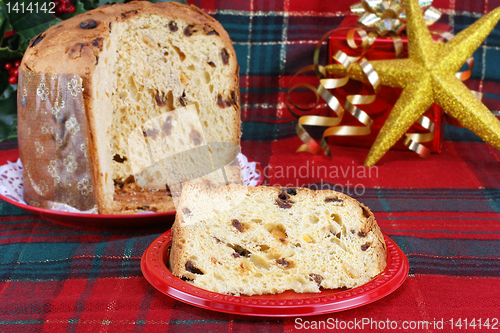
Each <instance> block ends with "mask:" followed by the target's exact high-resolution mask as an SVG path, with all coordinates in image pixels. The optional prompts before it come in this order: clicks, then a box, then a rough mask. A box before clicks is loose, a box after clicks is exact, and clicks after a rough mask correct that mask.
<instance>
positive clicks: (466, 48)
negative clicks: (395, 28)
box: [332, 0, 500, 166]
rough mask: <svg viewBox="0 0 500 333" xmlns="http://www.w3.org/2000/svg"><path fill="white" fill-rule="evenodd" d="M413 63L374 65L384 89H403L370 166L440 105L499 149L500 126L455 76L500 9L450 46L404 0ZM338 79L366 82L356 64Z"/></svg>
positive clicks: (338, 69)
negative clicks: (343, 77)
mask: <svg viewBox="0 0 500 333" xmlns="http://www.w3.org/2000/svg"><path fill="white" fill-rule="evenodd" d="M404 4H405V7H406V32H407V35H408V58H407V59H393V60H378V61H370V63H371V64H372V66H373V68H374V69H375V71H376V72H377V74H378V76H379V78H380V81H381V84H383V85H387V86H390V87H400V88H403V92H402V93H401V96H400V97H399V99H398V100H397V102H396V104H395V105H394V107H393V109H392V111H391V113H390V115H389V117H388V118H387V121H386V122H385V123H384V126H383V127H382V129H381V130H380V133H379V134H378V136H377V139H376V140H375V143H374V144H373V146H372V148H371V150H370V152H369V154H368V157H367V159H366V161H365V165H367V166H372V165H374V164H375V163H377V161H378V160H379V159H380V158H381V157H382V156H383V155H384V154H385V153H386V152H387V151H388V150H389V149H390V148H391V147H392V146H393V145H394V144H395V143H396V142H397V141H398V140H399V138H401V136H402V135H403V134H404V133H406V131H407V130H408V129H409V128H410V127H411V125H412V124H413V123H414V122H415V121H417V120H418V119H419V117H420V116H421V115H422V114H423V113H424V112H425V111H426V110H427V109H428V108H429V107H430V106H431V105H432V103H436V104H437V105H439V106H441V107H442V108H443V109H444V110H445V111H446V112H447V113H448V114H450V115H451V116H453V117H455V118H456V119H457V120H458V121H459V122H460V123H461V124H462V125H463V126H464V127H466V128H468V129H470V130H471V131H473V132H474V133H475V134H477V135H478V136H479V137H481V138H482V139H483V140H484V141H486V142H488V143H489V144H491V145H492V146H493V147H495V148H496V149H498V150H500V121H499V120H498V119H496V117H495V116H494V115H493V114H492V113H491V112H490V111H489V110H488V109H487V108H486V106H484V104H483V103H481V101H479V100H478V99H477V98H476V97H475V96H474V94H473V93H472V92H471V91H470V90H469V89H468V88H467V87H466V86H465V85H464V84H463V83H462V82H461V81H460V80H459V79H458V78H457V77H456V75H455V74H456V73H457V72H458V71H459V70H460V68H461V67H462V65H463V64H464V63H465V62H466V60H467V59H468V58H469V57H471V56H472V54H473V53H474V51H475V50H476V49H477V48H478V47H479V46H480V45H481V43H482V42H483V41H484V39H485V38H486V37H487V36H488V34H489V33H490V32H491V30H492V29H493V28H494V27H495V25H496V24H497V22H498V20H499V19H500V7H499V8H496V9H495V10H493V11H491V12H490V13H488V14H487V15H485V16H484V17H482V18H481V19H479V20H478V21H476V22H475V23H474V24H473V25H471V26H469V27H468V28H467V29H465V30H463V31H462V32H460V33H459V34H458V35H456V36H455V37H454V38H453V39H452V40H450V41H449V42H447V43H442V42H434V41H433V40H432V37H431V34H430V32H429V30H428V28H427V25H426V23H425V21H424V18H423V16H422V11H421V9H420V6H419V4H418V0H405V1H404ZM332 72H333V73H334V74H338V75H347V76H349V77H350V78H353V79H356V80H361V81H367V78H366V76H365V75H364V73H363V71H362V69H361V67H360V66H359V64H357V63H353V64H352V65H351V66H350V67H349V68H348V69H347V72H346V70H345V68H344V67H342V66H334V69H333V71H332Z"/></svg>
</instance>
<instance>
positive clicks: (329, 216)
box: [170, 184, 387, 295]
mask: <svg viewBox="0 0 500 333" xmlns="http://www.w3.org/2000/svg"><path fill="white" fill-rule="evenodd" d="M386 255H387V252H386V246H385V242H384V239H383V236H382V233H381V231H380V229H379V227H378V225H377V223H376V221H375V218H374V216H373V214H372V213H371V212H370V210H369V209H368V208H366V207H365V206H364V205H363V204H360V203H359V202H358V201H356V200H354V199H352V198H350V197H348V196H347V195H344V194H342V193H338V192H335V191H328V190H324V191H313V190H309V189H304V188H296V189H295V188H283V189H280V188H274V187H256V188H255V187H247V186H242V185H230V186H226V187H221V188H218V189H215V190H206V189H205V188H204V187H203V186H201V185H200V184H189V185H187V186H184V187H183V190H182V196H181V199H180V204H179V207H178V210H177V217H176V221H175V223H174V226H173V229H172V247H171V255H170V267H171V270H172V273H173V274H174V275H176V276H178V277H180V278H182V279H184V280H186V281H190V282H191V283H192V284H194V285H195V286H197V287H200V288H204V289H208V290H211V291H214V292H218V293H224V294H234V295H239V294H244V295H256V294H257V295H259V294H269V293H281V292H283V291H285V290H294V291H296V292H300V293H304V292H319V290H320V287H322V288H327V289H334V288H342V287H347V288H353V287H356V286H359V285H362V284H364V283H366V282H368V281H370V280H371V279H372V278H373V277H375V276H376V275H377V274H379V273H380V272H382V271H383V270H384V268H385V265H386Z"/></svg>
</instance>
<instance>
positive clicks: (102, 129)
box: [18, 1, 241, 214]
mask: <svg viewBox="0 0 500 333" xmlns="http://www.w3.org/2000/svg"><path fill="white" fill-rule="evenodd" d="M20 69H21V71H22V72H23V73H27V74H33V73H44V74H47V78H49V79H50V77H52V78H54V77H57V75H66V74H76V75H78V76H80V77H81V79H82V88H83V89H82V94H83V102H84V111H82V112H84V113H85V115H83V118H85V119H86V125H87V126H85V127H84V126H80V127H79V129H81V130H82V132H83V130H84V129H85V130H86V131H88V133H84V134H85V135H88V146H89V147H88V148H89V149H88V150H89V157H88V160H87V161H81V160H79V161H76V162H78V163H79V164H80V163H88V164H90V165H91V169H92V177H93V184H94V185H93V186H89V185H88V182H87V183H86V184H83V183H82V184H83V185H81V186H82V187H81V188H84V185H85V186H86V187H85V189H86V192H91V191H92V193H91V194H94V195H95V196H96V202H97V205H98V211H99V213H107V214H114V213H134V212H137V211H140V210H153V211H169V210H173V209H174V206H173V202H172V200H171V197H170V196H169V193H168V191H167V190H168V189H167V188H166V184H165V182H164V181H163V180H164V179H166V177H165V175H164V174H162V172H165V171H164V170H163V169H162V168H161V165H160V166H159V167H158V168H157V170H152V171H151V170H150V171H151V172H150V174H151V175H152V176H154V177H155V179H156V180H157V182H158V183H160V184H159V185H158V187H157V188H154V189H145V188H142V187H141V186H140V184H138V183H137V182H136V179H135V178H134V173H133V171H132V168H131V156H130V155H129V146H128V144H129V142H128V141H129V138H130V136H131V134H133V133H134V130H137V129H139V133H142V132H144V135H145V136H146V134H147V133H146V132H145V131H143V130H142V131H141V126H142V125H143V124H144V123H146V122H147V121H148V120H150V119H153V118H155V117H159V116H161V115H162V114H164V113H166V112H169V111H172V110H176V109H178V108H181V107H187V106H194V107H195V108H196V110H197V112H198V115H199V120H200V123H201V126H202V127H203V132H204V137H205V140H206V142H231V143H234V144H236V145H239V140H240V136H241V132H240V123H241V121H240V110H239V86H238V81H239V78H238V71H239V67H238V64H237V60H236V54H235V51H234V49H233V46H232V43H231V40H230V38H229V36H228V34H227V32H226V31H225V30H224V29H223V27H222V26H221V25H220V24H219V23H218V22H217V21H216V20H215V19H214V18H212V17H210V16H209V15H207V14H206V13H204V12H203V11H201V10H200V9H198V8H197V7H195V6H186V5H182V4H178V3H170V2H169V3H162V2H158V3H155V4H153V3H150V2H148V1H135V2H129V3H126V4H116V5H110V6H102V7H99V8H97V9H95V10H92V11H89V12H87V13H85V14H81V15H78V16H75V17H73V18H71V19H68V20H65V21H63V22H61V23H60V24H58V25H56V26H52V27H51V28H49V29H48V30H47V31H46V32H44V33H41V34H40V35H38V36H37V37H35V38H34V39H33V40H32V41H31V42H30V44H29V47H28V49H27V51H26V53H25V55H24V58H23V61H22V65H21V68H20ZM54 74H56V75H54ZM21 90H23V89H21ZM42 92H43V91H42ZM47 92H48V91H47ZM32 93H33V95H35V97H36V93H37V91H36V90H35V91H34V92H32ZM20 94H21V93H20ZM52 95H54V94H52V93H51V92H48V99H47V101H48V103H56V98H57V96H55V97H54V96H52ZM23 97H25V96H21V95H20V98H21V99H20V100H21V102H22V101H23V100H22V98H23ZM52 99H53V100H52ZM44 101H45V100H44ZM18 103H19V102H18ZM44 103H45V102H44ZM44 103H39V104H37V105H42V106H43V105H45V104H44ZM52 105H55V104H52ZM49 107H50V106H49ZM59 107H60V106H59ZM67 107H68V105H67ZM67 107H66V109H67ZM20 109H21V108H20ZM61 110H62V111H65V110H64V109H61ZM42 111H43V110H42ZM26 112H27V111H26ZM30 112H32V111H30ZM37 112H38V114H41V113H42V112H41V111H40V110H34V111H33V113H34V114H35V115H36V114H37ZM46 113H47V112H46V111H45V114H46ZM49 113H50V109H49ZM77 118H78V117H77ZM19 119H20V122H23V121H25V122H28V121H30V122H32V123H33V122H36V120H33V119H29V118H27V117H22V115H20V117H19ZM21 125H23V124H21ZM40 126H42V124H40ZM60 127H61V128H62V130H64V126H60ZM28 132H30V133H31V136H30V137H28V134H26V133H20V137H22V138H21V139H20V151H21V153H20V154H21V158H22V159H25V160H28V159H30V158H34V157H33V156H34V154H33V152H34V148H33V145H34V143H36V140H38V138H37V137H34V135H33V129H32V128H28ZM49 136H50V133H49ZM61 137H63V138H65V136H64V135H62V136H61ZM198 137H199V136H197V135H193V133H187V135H186V137H185V138H179V140H178V145H179V147H180V148H182V147H183V145H184V143H185V142H187V141H190V143H193V142H194V143H195V144H196V142H198V144H200V140H198V139H197V138H198ZM44 138H45V137H44ZM55 139H56V137H55V135H54V136H53V140H54V141H55ZM44 140H45V139H44ZM146 141H147V137H146ZM191 141H192V142H191ZM61 145H62V146H63V147H65V146H64V145H65V143H62V144H61ZM188 146H189V145H188ZM32 148H33V149H32ZM42 148H43V147H42ZM187 148H189V147H187ZM187 148H186V149H187ZM136 150H139V151H140V152H141V153H142V154H144V156H143V157H144V158H149V155H148V154H149V153H148V151H144V150H140V149H136ZM180 150H182V149H180ZM49 152H50V149H47V147H45V151H44V154H43V156H42V158H43V157H44V156H46V155H47V153H49ZM65 154H66V155H67V154H68V152H66V153H65ZM40 155H41V154H40ZM23 157H24V158H23ZM23 163H24V160H23ZM34 163H36V164H40V163H42V164H43V163H47V164H48V163H49V160H46V161H42V160H37V161H35V162H34ZM60 164H62V163H60ZM54 165H55V164H54ZM32 169H33V170H32V172H31V174H30V181H31V182H33V183H34V184H42V187H40V186H38V185H37V187H36V188H35V191H34V192H37V193H38V194H36V193H34V192H33V191H32V192H29V193H26V191H25V198H26V197H31V196H33V197H36V195H38V196H40V193H41V194H44V192H45V193H50V191H51V183H52V182H53V180H52V178H50V177H48V179H43V178H42V176H40V175H39V174H38V175H37V170H36V168H32ZM49 171H50V169H49ZM52 171H54V170H52ZM54 172H55V171H54ZM53 174H54V173H53ZM25 177H26V175H25ZM42 182H43V183H42ZM26 183H27V182H26ZM45 185H47V187H45ZM75 186H76V183H75ZM44 188H47V189H48V190H47V191H42V192H40V191H37V190H36V189H44ZM47 196H48V194H47V195H45V200H47V201H51V200H52V201H53V200H54V199H53V198H52V199H51V198H49V197H47ZM28 199H29V198H28ZM26 201H28V202H29V200H26ZM77 201H78V199H77Z"/></svg>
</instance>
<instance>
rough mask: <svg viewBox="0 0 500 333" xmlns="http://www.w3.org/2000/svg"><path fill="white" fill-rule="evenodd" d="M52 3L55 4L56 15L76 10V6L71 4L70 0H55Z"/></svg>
mask: <svg viewBox="0 0 500 333" xmlns="http://www.w3.org/2000/svg"><path fill="white" fill-rule="evenodd" d="M54 3H55V5H56V16H61V15H63V14H66V13H74V12H75V11H76V7H75V6H73V4H72V3H71V0H55V1H54Z"/></svg>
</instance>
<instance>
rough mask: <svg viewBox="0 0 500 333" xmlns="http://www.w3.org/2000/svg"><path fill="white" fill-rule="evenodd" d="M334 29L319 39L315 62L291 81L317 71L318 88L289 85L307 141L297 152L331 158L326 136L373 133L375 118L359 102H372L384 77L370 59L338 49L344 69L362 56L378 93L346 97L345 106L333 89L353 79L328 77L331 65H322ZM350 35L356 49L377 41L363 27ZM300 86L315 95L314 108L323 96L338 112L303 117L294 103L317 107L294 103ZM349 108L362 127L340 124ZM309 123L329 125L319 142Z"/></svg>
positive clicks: (300, 133)
mask: <svg viewBox="0 0 500 333" xmlns="http://www.w3.org/2000/svg"><path fill="white" fill-rule="evenodd" d="M333 31H334V30H331V31H329V32H327V33H326V34H325V35H323V37H322V38H321V39H320V40H319V41H318V45H317V47H316V50H315V53H314V65H312V66H307V67H304V68H303V69H301V70H300V71H298V72H297V73H296V74H295V75H294V77H293V78H292V80H291V81H290V84H291V82H292V81H293V79H294V78H295V77H296V76H297V75H300V74H303V73H304V72H307V71H311V70H314V72H315V73H316V76H317V78H318V79H319V81H320V82H319V85H318V87H317V88H315V87H313V86H312V85H310V84H298V85H295V86H293V87H292V88H290V84H289V88H288V99H287V106H288V109H289V111H290V113H291V114H292V115H293V116H294V117H296V118H298V120H299V121H298V123H297V126H296V132H297V135H298V136H299V137H300V138H301V139H302V141H303V142H304V144H303V145H302V146H301V147H299V149H298V150H297V151H308V152H311V153H313V154H318V153H321V152H323V153H324V154H325V155H327V156H328V157H331V151H330V148H329V146H328V144H327V142H326V139H325V138H326V137H328V136H334V135H335V136H339V135H346V136H358V135H367V134H370V133H371V125H372V123H373V120H372V119H371V117H370V116H369V115H368V114H367V113H366V112H364V111H363V110H361V109H359V108H358V107H357V106H356V105H360V104H369V103H372V102H373V101H374V100H375V98H376V93H377V92H378V90H379V87H380V80H379V78H378V75H377V73H376V72H375V70H374V69H373V67H372V66H371V64H370V63H369V62H368V61H367V60H366V59H361V57H351V56H348V55H347V54H346V53H344V52H342V51H338V52H337V53H336V54H335V55H334V56H333V58H334V59H335V60H336V61H337V62H339V65H340V66H342V67H343V69H344V70H346V71H347V69H348V68H349V66H350V65H351V64H352V63H354V62H357V61H359V60H360V59H361V61H360V65H361V68H362V71H363V72H364V73H365V74H366V76H367V78H368V81H369V82H370V84H371V85H372V88H373V90H374V92H375V93H374V94H370V95H361V94H356V95H349V96H347V97H346V101H345V103H344V104H343V105H342V104H341V103H340V101H339V100H338V99H337V98H336V97H335V96H334V95H333V94H332V93H331V92H330V91H329V89H337V88H340V87H342V86H344V85H345V84H347V82H348V81H349V78H348V77H347V76H345V77H342V78H327V77H326V76H327V72H328V68H329V66H330V65H327V66H321V65H319V53H320V49H321V45H322V44H323V42H324V41H325V40H326V39H327V38H328V37H329V36H330V35H331V34H332V33H333ZM356 32H357V33H359V35H360V37H361V40H362V42H361V44H360V45H357V44H356V43H355V42H354V35H355V33H356ZM348 34H349V36H350V40H351V42H352V44H351V45H352V46H353V47H355V48H358V47H361V48H362V49H363V50H364V51H366V50H368V49H369V47H370V46H371V45H372V44H373V41H374V40H375V39H374V38H370V37H369V36H368V34H366V33H365V32H364V31H362V30H361V31H356V30H354V31H349V32H348ZM298 88H306V89H308V90H310V91H312V92H313V93H314V94H315V96H316V101H317V102H316V104H315V105H314V107H316V106H317V104H318V101H319V97H320V96H321V98H322V99H323V101H325V102H326V104H327V105H328V107H329V109H330V110H331V111H332V112H333V113H334V117H324V116H318V115H306V116H299V115H298V114H297V113H296V112H294V111H293V108H292V106H293V107H294V108H296V109H298V110H301V111H309V110H312V109H313V108H314V107H312V108H304V107H300V106H298V105H296V104H295V103H294V102H293V100H292V99H291V96H290V95H291V93H292V92H293V91H294V90H296V89H298ZM345 111H347V112H348V113H350V114H351V115H352V116H353V117H355V118H356V119H357V120H358V121H359V122H360V123H361V124H362V126H347V125H342V126H340V125H339V124H340V122H341V121H342V118H343V116H344V112H345ZM305 125H309V126H324V127H328V129H327V130H326V131H324V133H323V136H322V138H321V140H320V143H319V144H318V143H317V142H316V141H315V140H314V139H313V138H312V137H311V135H310V134H309V133H308V132H307V131H306V129H305V128H304V126H305Z"/></svg>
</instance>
